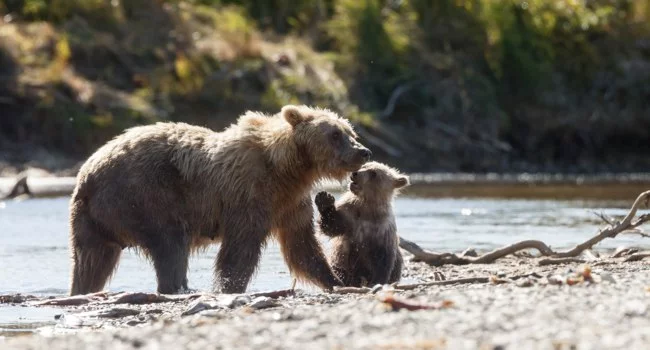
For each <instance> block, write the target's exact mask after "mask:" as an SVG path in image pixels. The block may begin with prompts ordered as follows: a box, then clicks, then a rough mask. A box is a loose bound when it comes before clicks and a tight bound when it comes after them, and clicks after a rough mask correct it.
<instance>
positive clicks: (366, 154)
mask: <svg viewBox="0 0 650 350" xmlns="http://www.w3.org/2000/svg"><path fill="white" fill-rule="evenodd" d="M359 155H360V156H361V158H362V159H363V160H364V161H368V160H369V159H370V157H372V152H371V151H370V150H369V149H367V148H362V149H361V150H360V151H359Z"/></svg>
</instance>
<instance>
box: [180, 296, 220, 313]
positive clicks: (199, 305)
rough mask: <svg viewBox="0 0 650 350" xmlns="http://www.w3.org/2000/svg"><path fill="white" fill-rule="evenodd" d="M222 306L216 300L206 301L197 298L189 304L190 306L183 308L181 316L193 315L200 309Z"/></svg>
mask: <svg viewBox="0 0 650 350" xmlns="http://www.w3.org/2000/svg"><path fill="white" fill-rule="evenodd" d="M221 308H223V307H222V306H221V305H219V303H218V302H217V301H206V300H197V301H195V302H193V303H192V304H190V306H189V307H188V308H187V310H185V311H184V312H183V313H182V314H181V316H188V315H194V314H196V313H199V312H201V311H205V310H213V309H221Z"/></svg>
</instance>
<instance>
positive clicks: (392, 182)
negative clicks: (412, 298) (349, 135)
mask: <svg viewBox="0 0 650 350" xmlns="http://www.w3.org/2000/svg"><path fill="white" fill-rule="evenodd" d="M350 180H351V181H352V182H351V183H350V186H349V191H347V192H346V193H344V194H343V195H342V197H341V198H340V199H339V201H338V202H335V198H334V196H332V195H331V194H329V193H327V192H320V193H318V194H317V195H316V200H315V202H316V206H317V207H318V211H319V212H320V219H319V225H320V228H321V232H323V233H324V234H325V235H327V236H330V237H332V238H333V240H332V253H331V256H330V260H331V265H332V269H333V270H334V273H335V274H337V275H338V277H339V278H340V279H341V280H342V281H343V283H344V284H345V285H347V286H356V287H361V286H374V285H376V284H390V283H394V282H397V281H399V280H400V277H401V273H402V263H403V259H402V255H401V253H400V251H399V237H398V235H397V226H396V224H395V215H394V214H393V207H392V201H393V198H394V196H395V195H396V194H397V193H398V191H399V189H401V188H403V187H405V186H407V185H409V178H408V177H407V176H406V175H403V174H401V173H400V172H399V171H397V170H396V169H393V168H391V167H389V166H387V165H385V164H382V163H378V162H368V163H366V164H365V165H363V166H362V167H361V169H360V170H359V171H356V172H353V173H352V175H351V176H350Z"/></svg>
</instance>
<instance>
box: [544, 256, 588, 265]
mask: <svg viewBox="0 0 650 350" xmlns="http://www.w3.org/2000/svg"><path fill="white" fill-rule="evenodd" d="M585 262H586V260H584V259H580V258H573V257H568V258H546V259H540V260H539V261H538V262H537V264H538V265H539V266H546V265H557V264H567V263H585Z"/></svg>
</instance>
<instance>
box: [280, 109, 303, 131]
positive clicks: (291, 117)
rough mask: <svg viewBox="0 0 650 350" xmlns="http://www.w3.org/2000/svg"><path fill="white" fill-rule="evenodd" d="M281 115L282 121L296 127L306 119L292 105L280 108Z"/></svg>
mask: <svg viewBox="0 0 650 350" xmlns="http://www.w3.org/2000/svg"><path fill="white" fill-rule="evenodd" d="M281 113H282V116H283V117H284V119H285V120H286V121H287V122H288V123H289V124H291V126H296V125H298V124H300V123H302V122H303V121H306V120H307V118H305V116H303V115H302V113H300V109H298V107H297V106H294V105H286V106H284V107H282V112H281Z"/></svg>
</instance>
